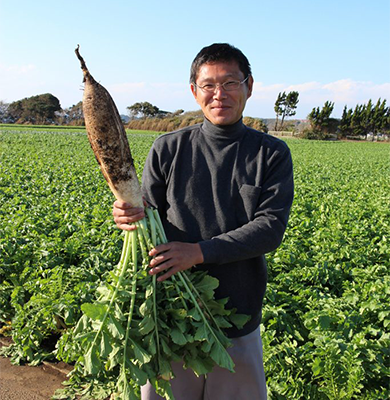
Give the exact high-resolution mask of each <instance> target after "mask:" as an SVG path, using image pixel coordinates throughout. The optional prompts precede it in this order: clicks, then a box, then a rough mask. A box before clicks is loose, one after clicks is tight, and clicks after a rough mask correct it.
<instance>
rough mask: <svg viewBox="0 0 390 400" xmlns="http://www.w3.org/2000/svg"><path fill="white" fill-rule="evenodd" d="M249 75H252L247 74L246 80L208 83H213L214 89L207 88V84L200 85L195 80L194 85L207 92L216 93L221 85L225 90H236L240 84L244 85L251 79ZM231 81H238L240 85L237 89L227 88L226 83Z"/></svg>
mask: <svg viewBox="0 0 390 400" xmlns="http://www.w3.org/2000/svg"><path fill="white" fill-rule="evenodd" d="M249 76H250V75H248V76H247V77H246V78H245V79H244V80H242V81H226V82H224V83H208V84H207V85H213V87H212V89H205V86H206V85H203V86H200V85H198V84H196V83H195V82H194V86H195V87H197V88H199V89H201V90H203V91H204V92H206V93H215V91H216V90H217V88H218V87H219V88H222V89H223V90H224V91H225V92H234V91H235V90H238V89H239V88H240V86H241V85H243V84H244V83H245V82H246V81H247V80H248V79H249ZM229 82H236V83H238V84H239V85H238V87H237V88H236V89H226V88H225V85H226V84H227V83H229Z"/></svg>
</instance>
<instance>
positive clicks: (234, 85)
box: [222, 81, 240, 91]
mask: <svg viewBox="0 0 390 400" xmlns="http://www.w3.org/2000/svg"><path fill="white" fill-rule="evenodd" d="M222 87H223V88H224V89H225V90H227V91H230V90H237V89H238V88H239V87H240V82H238V81H228V82H225V83H224V84H223V85H222Z"/></svg>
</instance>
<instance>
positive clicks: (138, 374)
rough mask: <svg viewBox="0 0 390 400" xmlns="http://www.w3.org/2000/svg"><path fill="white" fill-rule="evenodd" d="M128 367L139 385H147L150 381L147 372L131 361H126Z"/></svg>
mask: <svg viewBox="0 0 390 400" xmlns="http://www.w3.org/2000/svg"><path fill="white" fill-rule="evenodd" d="M126 366H127V367H128V368H129V369H130V373H131V376H132V378H133V379H134V381H135V382H136V383H137V384H138V385H140V386H142V385H145V384H146V381H147V380H148V375H147V373H146V372H144V371H142V369H141V368H139V367H138V366H137V365H135V364H134V363H133V362H132V361H131V360H129V359H126Z"/></svg>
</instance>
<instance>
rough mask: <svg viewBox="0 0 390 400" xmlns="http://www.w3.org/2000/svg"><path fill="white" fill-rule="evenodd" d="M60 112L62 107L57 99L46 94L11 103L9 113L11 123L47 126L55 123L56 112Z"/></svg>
mask: <svg viewBox="0 0 390 400" xmlns="http://www.w3.org/2000/svg"><path fill="white" fill-rule="evenodd" d="M60 110H61V105H60V101H59V100H58V99H57V97H55V96H53V95H52V94H50V93H45V94H40V95H38V96H32V97H28V98H25V99H23V100H17V101H15V102H13V103H11V104H10V105H9V107H8V110H7V113H8V116H9V118H10V120H11V122H20V123H24V122H31V123H33V124H36V123H41V124H47V123H53V122H54V121H55V119H56V112H57V111H60Z"/></svg>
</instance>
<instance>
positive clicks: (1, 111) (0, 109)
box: [0, 100, 9, 122]
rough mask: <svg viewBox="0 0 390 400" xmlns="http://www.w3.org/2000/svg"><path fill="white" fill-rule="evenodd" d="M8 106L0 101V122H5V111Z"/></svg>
mask: <svg viewBox="0 0 390 400" xmlns="http://www.w3.org/2000/svg"><path fill="white" fill-rule="evenodd" d="M8 107H9V104H8V103H6V102H5V101H3V100H0V122H7V110H8Z"/></svg>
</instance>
